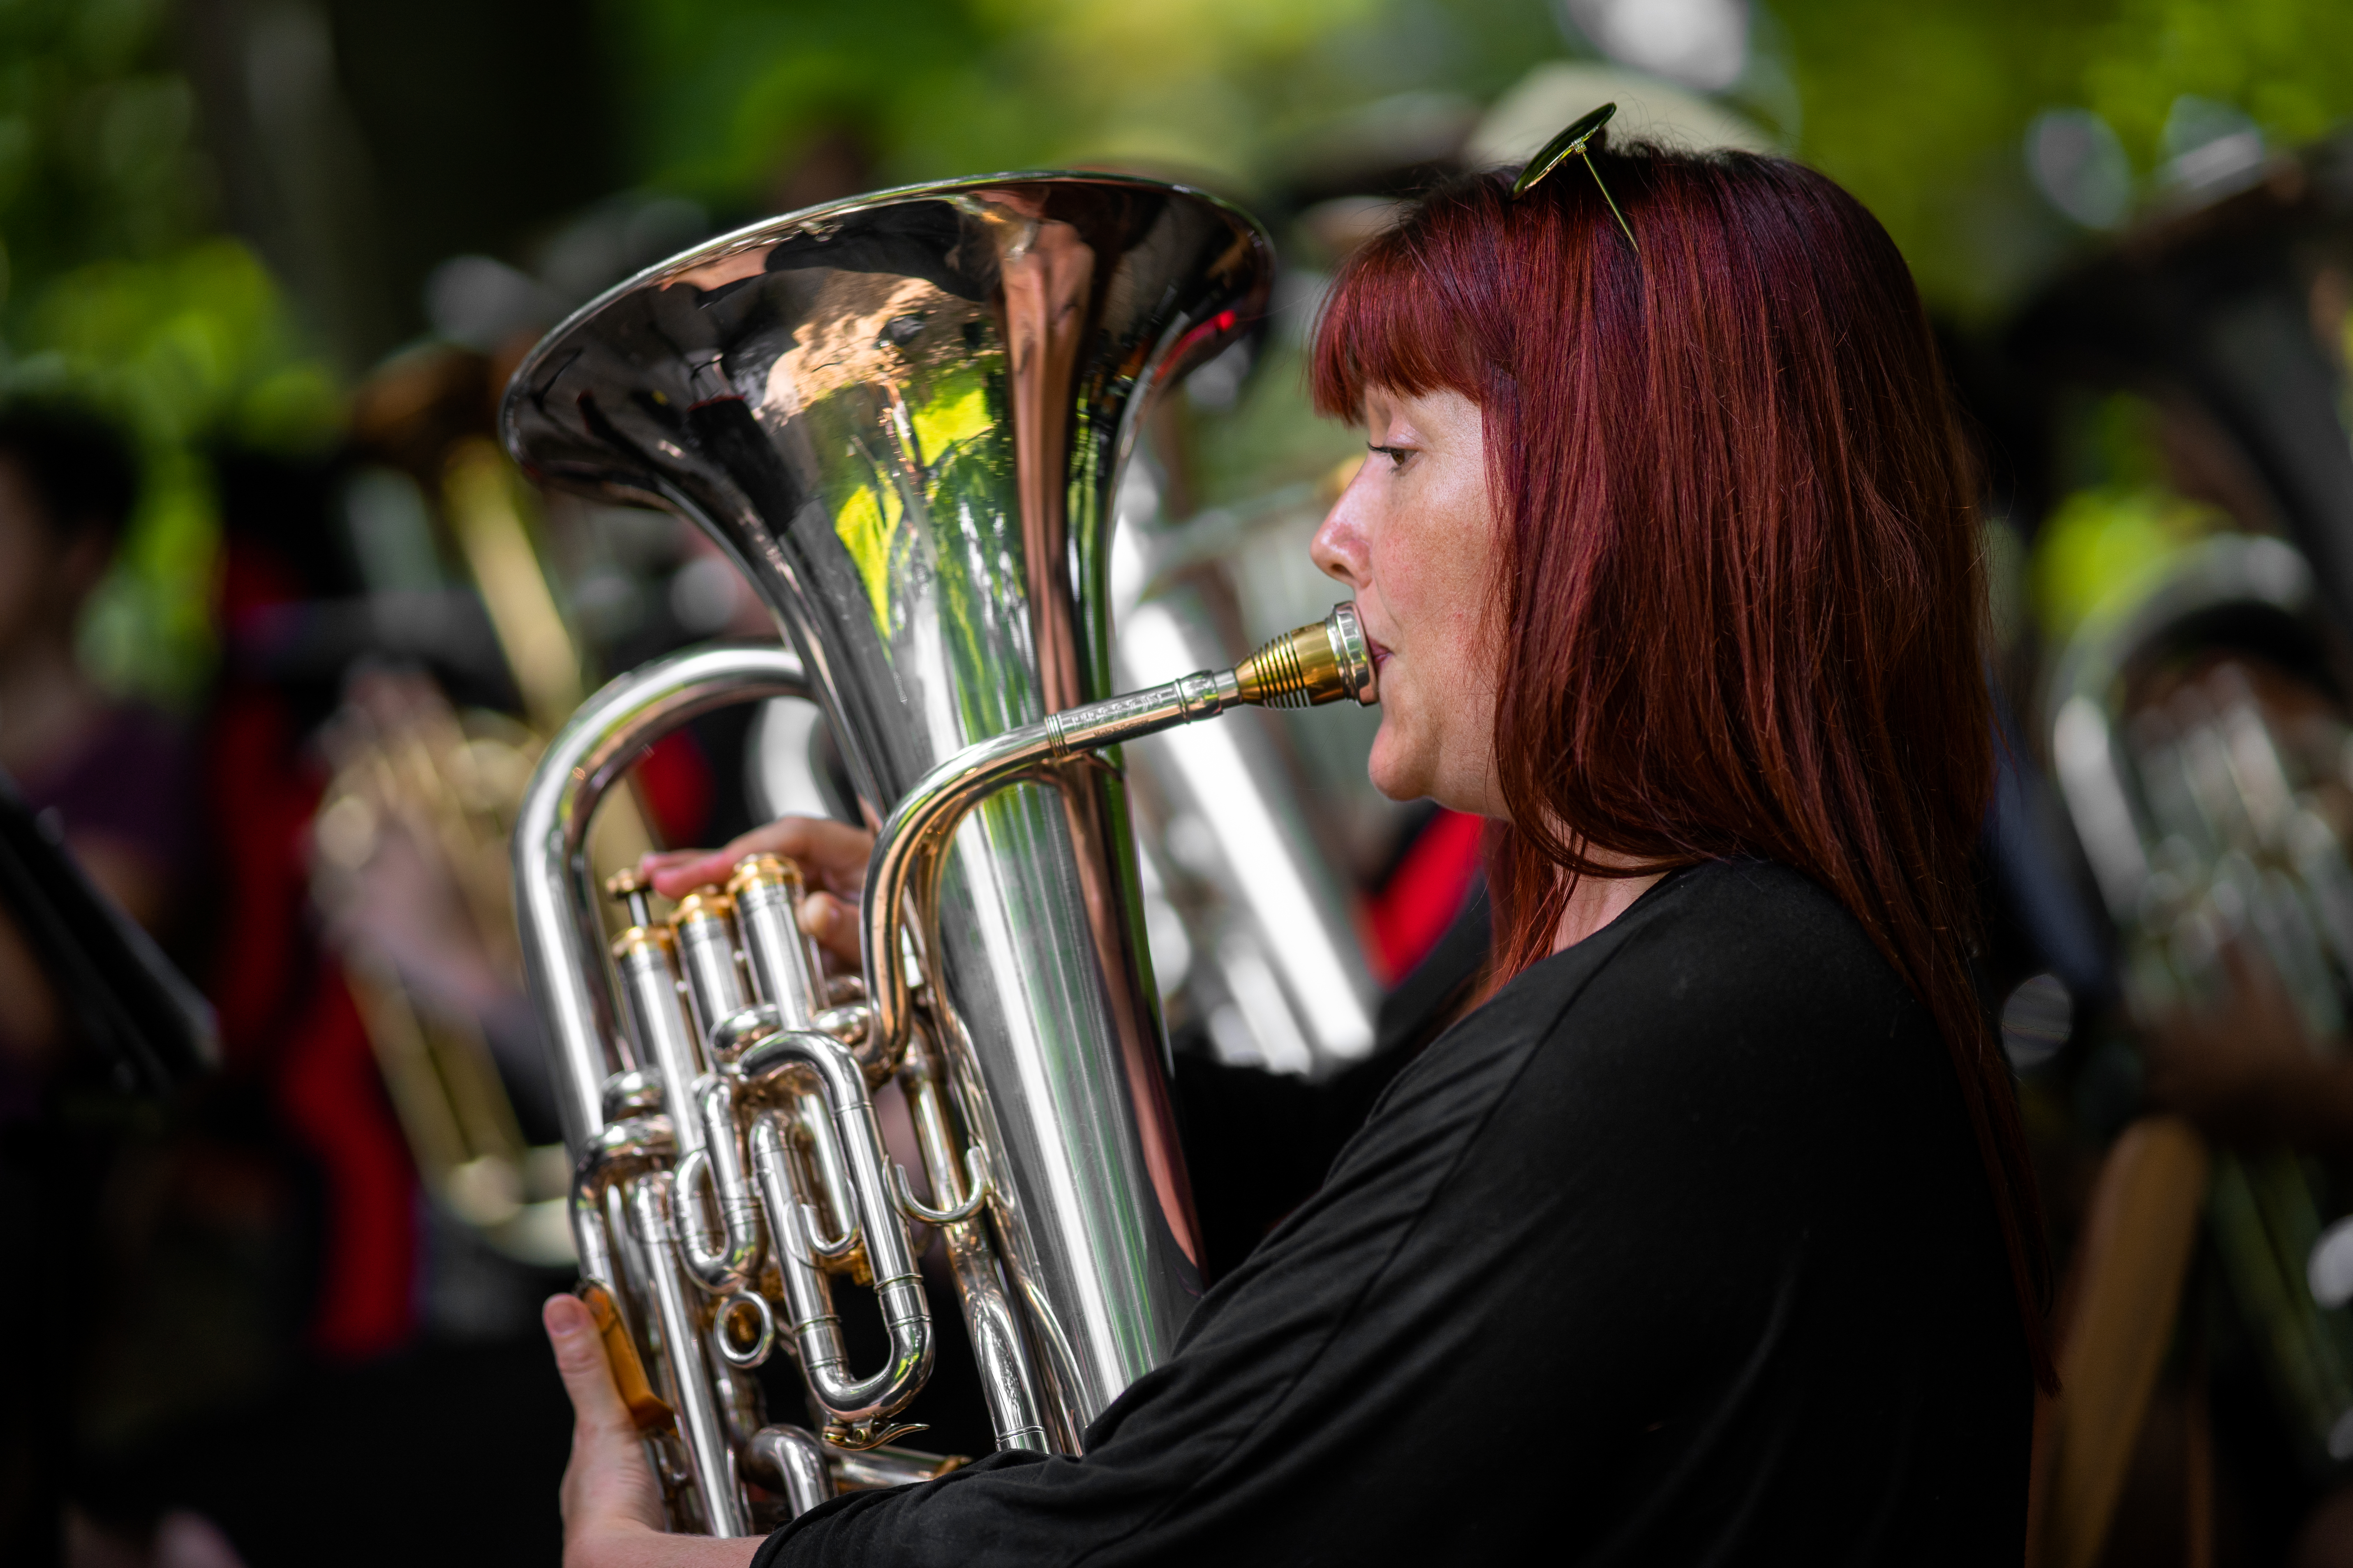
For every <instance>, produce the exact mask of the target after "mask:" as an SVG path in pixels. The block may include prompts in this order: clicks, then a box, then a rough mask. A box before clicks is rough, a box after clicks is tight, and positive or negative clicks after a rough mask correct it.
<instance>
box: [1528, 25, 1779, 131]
mask: <svg viewBox="0 0 2353 1568" xmlns="http://www.w3.org/2000/svg"><path fill="white" fill-rule="evenodd" d="M1562 9H1564V10H1565V11H1567V13H1568V19H1569V21H1570V22H1571V23H1573V24H1574V25H1575V26H1576V27H1577V31H1578V32H1580V33H1583V34H1584V35H1585V36H1586V37H1588V38H1589V39H1591V40H1592V42H1593V47H1595V48H1597V49H1599V50H1600V51H1601V52H1602V53H1603V54H1605V55H1608V56H1609V58H1611V59H1613V60H1616V61H1617V62H1618V63H1619V64H1620V65H1628V66H1632V67H1634V68H1636V69H1638V70H1646V71H1649V72H1651V74H1652V75H1654V76H1662V77H1664V78H1666V79H1668V80H1669V81H1672V82H1678V83H1680V84H1682V85H1683V86H1684V87H1693V88H1697V89H1700V90H1701V91H1703V92H1721V91H1723V90H1724V89H1725V88H1727V87H1730V86H1731V85H1732V84H1733V83H1734V82H1736V81H1737V80H1739V79H1740V73H1741V71H1742V70H1744V69H1745V68H1746V67H1747V64H1748V6H1747V5H1746V0H1562ZM1554 129H1555V130H1558V129H1559V127H1558V126H1555V127H1554Z"/></svg>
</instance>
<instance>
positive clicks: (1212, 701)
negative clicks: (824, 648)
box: [858, 670, 1243, 1073]
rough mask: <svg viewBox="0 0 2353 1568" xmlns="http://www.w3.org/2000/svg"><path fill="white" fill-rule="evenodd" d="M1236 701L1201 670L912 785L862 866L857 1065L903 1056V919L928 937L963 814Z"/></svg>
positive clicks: (1021, 732) (1231, 688)
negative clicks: (861, 1035) (1078, 760)
mask: <svg viewBox="0 0 2353 1568" xmlns="http://www.w3.org/2000/svg"><path fill="white" fill-rule="evenodd" d="M1242 700H1243V698H1242V695H1241V689H1240V684H1239V683H1238V682H1237V681H1236V679H1234V672H1233V671H1231V670H1220V671H1218V672H1217V673H1215V674H1211V673H1209V672H1208V671H1207V670H1204V671H1201V672H1200V673H1198V674H1195V675H1188V676H1186V677H1185V678H1184V679H1181V680H1172V681H1170V682H1168V683H1167V684H1166V686H1156V687H1154V688H1153V689H1150V690H1148V691H1135V692H1130V693H1128V694H1127V695H1126V696H1124V697H1113V698H1107V699H1105V700H1103V701H1101V702H1090V703H1088V704H1086V705H1085V706H1083V707H1080V708H1073V709H1071V710H1068V711H1066V712H1061V713H1056V714H1053V715H1052V716H1050V717H1049V718H1048V719H1047V720H1046V721H1044V722H1042V723H1038V724H1026V725H1023V726H1022V727H1021V728H1020V729H1018V730H1008V731H1006V732H1005V733H1003V734H1002V735H998V736H996V737H994V738H992V739H990V740H987V741H980V742H975V743H974V744H972V745H969V746H966V747H965V749H964V750H963V751H961V752H957V753H956V754H955V756H953V757H950V758H949V759H948V760H947V761H946V762H944V763H941V764H940V765H939V766H937V767H935V768H934V769H933V770H932V771H931V772H930V773H925V774H924V775H923V777H922V778H921V779H919V780H917V781H916V783H915V787H914V788H913V789H911V790H909V791H908V792H907V793H906V795H904V796H903V797H902V799H901V800H900V802H899V804H898V805H896V806H895V807H893V808H892V812H891V816H890V818H889V820H888V821H886V822H884V823H883V825H882V831H881V833H879V834H877V835H876V836H875V838H874V852H873V855H872V858H870V859H869V860H868V861H867V867H866V901H865V905H864V907H863V909H862V910H860V917H861V920H860V936H859V946H860V956H861V957H862V958H863V960H864V963H865V969H866V999H867V1005H869V1007H871V1009H872V1011H871V1014H870V1024H869V1026H868V1032H867V1037H866V1041H865V1044H864V1045H863V1046H861V1047H860V1048H859V1053H858V1058H859V1061H860V1064H861V1065H862V1066H864V1067H866V1068H869V1069H871V1070H872V1071H874V1072H877V1073H885V1072H888V1071H890V1070H891V1069H892V1068H895V1067H896V1066H897V1065H898V1062H899V1058H900V1057H901V1055H902V1053H903V1052H904V1051H905V1050H906V1048H907V1029H908V1022H909V1015H908V985H907V963H906V959H905V956H904V954H903V952H902V948H901V945H900V942H899V922H900V918H901V915H902V912H906V911H907V910H908V909H909V899H910V895H911V894H912V895H913V915H914V919H913V926H914V929H915V930H916V931H917V932H918V933H920V936H921V937H923V938H928V937H929V935H930V933H931V923H932V922H931V900H932V892H933V885H934V881H935V880H936V879H937V877H938V874H939V864H940V856H941V852H942V851H944V849H945V848H946V847H947V846H948V842H949V840H950V839H951V838H952V837H955V830H956V825H957V824H958V823H960V822H962V821H963V820H964V818H965V814H966V813H967V812H969V811H971V810H972V808H973V807H974V806H976V805H979V804H980V803H981V802H982V801H983V800H985V799H987V797H988V796H989V795H994V794H996V793H997V791H998V790H1000V789H1003V788H1004V787H1005V786H1006V785H1008V784H1013V783H1016V782H1017V781H1018V780H1021V779H1025V778H1035V777H1048V776H1050V775H1051V773H1053V770H1054V766H1055V764H1056V763H1062V762H1066V761H1068V760H1070V759H1071V758H1072V757H1075V756H1078V755H1080V754H1082V753H1083V752H1093V751H1099V750H1101V749H1102V748H1103V747H1105V746H1113V745H1117V744H1119V743H1120V742H1123V741H1133V740H1136V739H1139V738H1141V737H1143V736H1145V735H1150V734H1155V733H1157V732H1158V731H1162V730H1166V729H1169V728H1171V727H1173V726H1175V725H1177V724H1187V723H1191V722H1192V721H1195V720H1197V719H1207V718H1209V717H1211V716H1213V715H1215V714H1219V713H1222V712H1224V711H1225V710H1227V709H1229V708H1231V707H1234V706H1236V705H1238V704H1239V703H1240V702H1241V701H1242Z"/></svg>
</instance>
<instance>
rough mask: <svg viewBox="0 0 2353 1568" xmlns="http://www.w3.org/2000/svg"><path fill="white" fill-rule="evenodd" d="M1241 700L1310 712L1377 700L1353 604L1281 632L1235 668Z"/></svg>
mask: <svg viewBox="0 0 2353 1568" xmlns="http://www.w3.org/2000/svg"><path fill="white" fill-rule="evenodd" d="M1234 683H1235V684H1236V685H1237V686H1239V687H1240V689H1241V700H1243V701H1245V702H1255V703H1258V704H1259V705H1261V706H1262V707H1267V708H1314V707H1316V706H1317V705H1319V704H1321V703H1325V702H1337V701H1338V700H1340V699H1341V698H1343V697H1353V698H1355V699H1356V700H1357V701H1359V702H1361V703H1363V704H1365V705H1366V707H1370V706H1371V705H1372V704H1374V703H1375V702H1377V701H1379V700H1380V695H1379V692H1378V690H1377V685H1376V682H1375V680H1374V679H1373V656H1372V652H1371V650H1370V649H1369V648H1367V647H1366V645H1365V628H1364V626H1362V625H1361V624H1359V623H1358V621H1357V619H1356V605H1353V604H1349V603H1346V602H1345V601H1344V602H1342V603H1340V604H1337V605H1333V606H1332V613H1331V614H1330V615H1328V616H1324V618H1323V619H1322V620H1320V621H1318V622H1316V623H1315V624H1314V626H1302V627H1300V628H1299V629H1298V630H1297V631H1295V632H1285V633H1284V634H1283V635H1282V636H1281V637H1276V638H1275V639H1274V640H1273V641H1271V642H1270V643H1268V644H1267V645H1266V646H1265V647H1261V648H1260V649H1259V650H1258V651H1257V652H1256V653H1254V654H1252V655H1250V657H1249V658H1246V659H1244V660H1242V661H1241V663H1240V664H1238V665H1236V666H1234Z"/></svg>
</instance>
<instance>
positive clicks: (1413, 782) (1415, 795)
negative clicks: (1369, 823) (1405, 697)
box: [1365, 733, 1430, 800]
mask: <svg viewBox="0 0 2353 1568" xmlns="http://www.w3.org/2000/svg"><path fill="white" fill-rule="evenodd" d="M1386 742H1388V735H1387V734H1386V733H1383V734H1381V735H1379V736H1377V737H1376V738H1375V739H1374V741H1373V754H1372V756H1371V757H1370V758H1368V759H1367V760H1366V763H1365V773H1366V777H1368V778H1370V779H1371V780H1372V781H1373V787H1374V788H1375V789H1377V790H1378V791H1380V792H1381V793H1382V794H1383V795H1387V796H1388V797H1389V799H1391V800H1419V799H1420V798H1421V797H1422V796H1424V795H1428V794H1429V793H1430V769H1429V768H1428V767H1427V766H1422V765H1419V759H1418V758H1414V757H1410V756H1399V755H1398V752H1399V751H1400V750H1401V748H1398V747H1393V746H1390V745H1388V744H1387V743H1386Z"/></svg>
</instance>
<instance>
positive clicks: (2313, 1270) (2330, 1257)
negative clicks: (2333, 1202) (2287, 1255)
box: [2304, 1219, 2353, 1307]
mask: <svg viewBox="0 0 2353 1568" xmlns="http://www.w3.org/2000/svg"><path fill="white" fill-rule="evenodd" d="M2304 1277H2305V1279H2306V1282H2307V1283H2309V1284H2310V1285H2311V1287H2312V1299H2313V1300H2316V1301H2317V1302H2319V1303H2320V1304H2321V1305H2322V1306H2324V1307H2342V1306H2343V1305H2345V1304H2346V1303H2347V1302H2348V1301H2353V1219H2340V1220H2338V1221H2337V1223H2336V1224H2335V1225H2332V1226H2329V1227H2328V1228H2327V1230H2324V1231H2322V1232H2321V1233H2320V1239H2319V1240H2318V1241H2316V1242H2315V1243H2313V1245H2312V1256H2311V1257H2310V1258H2307V1259H2306V1261H2305V1266H2304Z"/></svg>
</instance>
